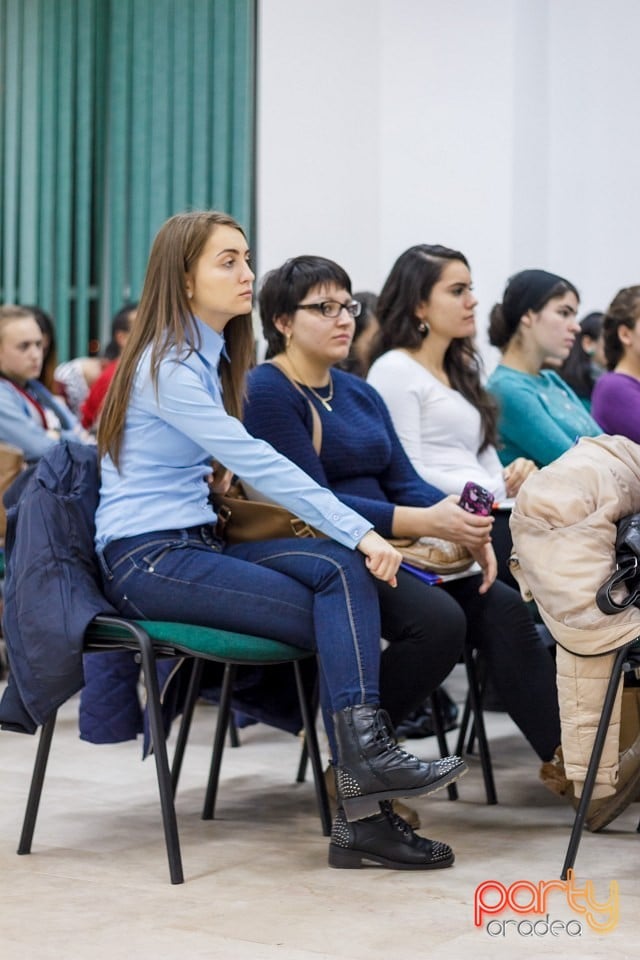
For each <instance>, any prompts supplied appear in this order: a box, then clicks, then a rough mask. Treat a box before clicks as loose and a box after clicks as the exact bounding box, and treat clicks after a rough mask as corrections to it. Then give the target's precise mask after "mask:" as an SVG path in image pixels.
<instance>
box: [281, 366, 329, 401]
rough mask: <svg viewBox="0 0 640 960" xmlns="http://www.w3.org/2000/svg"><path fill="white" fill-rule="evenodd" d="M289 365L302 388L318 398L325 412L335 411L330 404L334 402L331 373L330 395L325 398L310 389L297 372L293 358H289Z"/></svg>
mask: <svg viewBox="0 0 640 960" xmlns="http://www.w3.org/2000/svg"><path fill="white" fill-rule="evenodd" d="M287 363H288V364H289V366H290V367H291V370H292V371H293V373H294V375H295V378H296V380H299V381H300V383H301V384H302V386H303V387H306V388H307V390H308V391H309V393H311V394H312V395H313V396H314V397H315V398H316V400H319V401H320V403H321V404H322V406H323V407H324V408H325V410H328V412H329V413H331V412H332V409H333V408H332V406H331V403H330V401H331V400H333V378H332V376H331V371H329V393H328V394H327V396H326V397H323V396H322V395H321V394H319V393H318V391H317V390H314V389H313V387H310V386H309V384H308V383H307V381H306V380H303V379H302V377H301V376H300V374H299V373H298V371H297V370H296V368H295V366H294V365H293V362H292V360H291V357H287Z"/></svg>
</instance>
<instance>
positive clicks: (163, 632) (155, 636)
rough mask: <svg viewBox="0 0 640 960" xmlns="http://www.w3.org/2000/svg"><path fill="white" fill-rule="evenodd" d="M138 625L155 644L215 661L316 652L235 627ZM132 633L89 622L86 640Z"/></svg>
mask: <svg viewBox="0 0 640 960" xmlns="http://www.w3.org/2000/svg"><path fill="white" fill-rule="evenodd" d="M134 622H135V623H137V624H138V626H140V627H142V629H143V630H146V632H147V633H148V634H149V636H150V637H151V639H152V640H153V641H154V642H155V643H166V644H167V645H168V646H170V647H175V648H176V649H178V650H181V651H184V652H186V653H195V654H198V655H200V656H203V657H209V658H211V659H212V660H232V661H233V662H235V663H253V664H256V663H282V662H287V661H290V660H304V659H305V658H306V657H309V656H311V655H313V651H312V650H305V649H304V648H303V647H294V646H290V645H289V644H288V643H281V642H280V641H279V640H268V639H266V637H255V636H253V635H251V634H248V633H236V632H235V631H233V630H218V629H216V628H215V627H200V626H195V625H193V624H188V623H173V622H171V621H167V620H136V621H134ZM129 636H130V634H129V633H128V632H127V631H126V630H125V629H124V628H123V627H120V626H118V624H115V623H109V624H96V623H92V624H90V626H89V628H88V630H87V634H86V639H87V640H88V641H89V642H91V641H96V642H100V641H101V640H106V641H109V640H112V641H114V640H115V641H117V640H125V639H127V637H129Z"/></svg>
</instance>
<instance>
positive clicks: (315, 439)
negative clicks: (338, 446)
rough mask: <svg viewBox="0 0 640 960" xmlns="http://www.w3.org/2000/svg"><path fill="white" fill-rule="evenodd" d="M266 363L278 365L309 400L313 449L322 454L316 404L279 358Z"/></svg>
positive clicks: (320, 424) (320, 425)
mask: <svg viewBox="0 0 640 960" xmlns="http://www.w3.org/2000/svg"><path fill="white" fill-rule="evenodd" d="M266 363H272V364H273V366H274V367H277V368H278V370H279V371H280V373H283V374H284V375H285V377H286V378H287V380H288V381H289V383H292V384H293V386H294V387H295V388H296V390H297V391H298V393H301V394H302V396H303V397H304V398H305V400H306V401H307V403H308V404H309V409H310V410H311V421H312V424H313V426H312V433H311V442H312V444H313V449H314V450H315V452H316V453H317V454H318V456H320V451H321V449H322V420H321V419H320V414H319V413H318V411H317V410H316V408H315V407H314V405H313V404H312V403H311V400H310V399H309V397H308V396H307V395H306V393H305V392H304V390H303V389H302V387H301V386H300V384H299V383H297V382H296V381H295V380H294V379H293V377H292V376H291V374H290V373H289V372H288V371H287V370H285V368H284V367H283V366H282V364H281V363H278V361H277V360H267V361H266Z"/></svg>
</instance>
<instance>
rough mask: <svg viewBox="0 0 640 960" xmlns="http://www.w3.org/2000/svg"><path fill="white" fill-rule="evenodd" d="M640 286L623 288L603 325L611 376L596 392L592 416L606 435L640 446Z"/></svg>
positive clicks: (596, 386)
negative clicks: (609, 434) (615, 435)
mask: <svg viewBox="0 0 640 960" xmlns="http://www.w3.org/2000/svg"><path fill="white" fill-rule="evenodd" d="M639 319H640V286H635V287H624V288H623V289H622V290H619V291H618V293H617V294H616V295H615V297H614V298H613V300H612V301H611V303H610V305H609V307H608V309H607V312H606V314H605V317H604V321H603V324H602V331H603V334H604V354H605V357H606V361H607V370H608V373H605V374H603V375H602V376H601V377H600V379H599V380H598V382H597V383H596V385H595V387H594V390H593V402H592V411H591V412H592V414H593V416H594V418H595V419H596V420H597V421H598V423H599V424H600V426H601V427H602V429H603V430H604V431H606V432H607V433H619V434H622V436H624V437H629V439H630V440H633V441H635V443H640V416H639V414H640V324H639V323H638V320H639Z"/></svg>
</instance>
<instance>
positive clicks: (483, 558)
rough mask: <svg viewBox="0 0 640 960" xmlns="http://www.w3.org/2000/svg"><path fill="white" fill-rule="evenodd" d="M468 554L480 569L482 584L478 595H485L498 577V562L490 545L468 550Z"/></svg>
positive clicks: (486, 544)
mask: <svg viewBox="0 0 640 960" xmlns="http://www.w3.org/2000/svg"><path fill="white" fill-rule="evenodd" d="M469 552H470V554H471V556H472V557H473V559H474V560H475V561H476V563H479V564H480V566H481V567H482V583H481V584H480V588H479V590H478V593H486V592H487V590H488V589H489V587H490V586H491V584H492V583H493V582H494V580H495V579H496V577H497V575H498V561H497V560H496V555H495V553H494V550H493V547H492V545H491V543H485V544H484V546H482V547H478V548H477V549H471V548H469Z"/></svg>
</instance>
